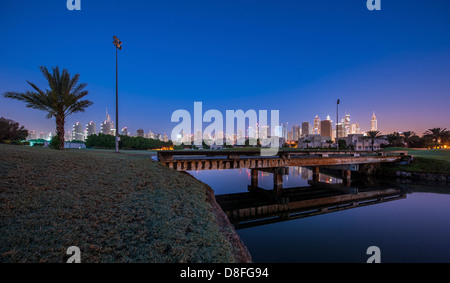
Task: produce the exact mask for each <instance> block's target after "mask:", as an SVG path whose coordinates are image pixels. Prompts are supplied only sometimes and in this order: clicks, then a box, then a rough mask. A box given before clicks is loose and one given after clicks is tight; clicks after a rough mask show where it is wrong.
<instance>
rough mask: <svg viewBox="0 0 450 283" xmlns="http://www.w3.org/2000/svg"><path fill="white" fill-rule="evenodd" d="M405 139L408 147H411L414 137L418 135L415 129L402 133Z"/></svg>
mask: <svg viewBox="0 0 450 283" xmlns="http://www.w3.org/2000/svg"><path fill="white" fill-rule="evenodd" d="M402 136H403V141H404V142H405V144H406V147H410V144H411V143H412V142H413V137H414V136H417V135H416V133H414V132H413V131H406V132H403V133H402Z"/></svg>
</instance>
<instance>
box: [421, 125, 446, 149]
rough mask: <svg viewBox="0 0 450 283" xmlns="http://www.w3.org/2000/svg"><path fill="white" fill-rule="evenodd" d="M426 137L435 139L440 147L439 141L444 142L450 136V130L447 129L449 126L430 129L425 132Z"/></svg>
mask: <svg viewBox="0 0 450 283" xmlns="http://www.w3.org/2000/svg"><path fill="white" fill-rule="evenodd" d="M424 136H425V137H430V138H432V139H433V140H434V143H435V146H436V147H439V141H440V142H441V143H444V142H445V141H447V140H448V139H449V138H450V131H448V130H447V128H433V129H428V130H427V131H426V132H425V133H424Z"/></svg>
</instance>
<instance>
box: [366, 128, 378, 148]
mask: <svg viewBox="0 0 450 283" xmlns="http://www.w3.org/2000/svg"><path fill="white" fill-rule="evenodd" d="M367 135H368V138H369V139H370V140H371V143H372V151H374V150H373V145H374V143H375V140H376V139H377V138H379V137H380V136H381V132H380V131H368V132H367Z"/></svg>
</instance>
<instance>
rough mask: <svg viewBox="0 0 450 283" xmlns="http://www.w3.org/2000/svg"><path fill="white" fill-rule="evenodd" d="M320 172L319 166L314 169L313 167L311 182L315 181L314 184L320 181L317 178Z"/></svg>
mask: <svg viewBox="0 0 450 283" xmlns="http://www.w3.org/2000/svg"><path fill="white" fill-rule="evenodd" d="M319 172H320V170H319V166H316V167H314V169H313V181H315V182H319V181H320V178H319V176H320V175H319V174H320V173H319Z"/></svg>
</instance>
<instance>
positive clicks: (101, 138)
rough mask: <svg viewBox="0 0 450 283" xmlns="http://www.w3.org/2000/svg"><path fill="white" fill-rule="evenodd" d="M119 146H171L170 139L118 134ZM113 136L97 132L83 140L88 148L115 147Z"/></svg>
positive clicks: (135, 147) (142, 147) (139, 147)
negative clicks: (165, 140)
mask: <svg viewBox="0 0 450 283" xmlns="http://www.w3.org/2000/svg"><path fill="white" fill-rule="evenodd" d="M119 137H120V141H119V148H121V149H161V148H163V147H166V148H169V147H173V143H172V141H168V142H164V141H160V140H156V139H148V138H144V137H129V136H122V135H119ZM115 138H116V137H115V136H112V135H105V134H101V133H99V134H97V135H89V136H88V137H87V139H86V141H85V144H86V147H88V148H115V146H116V140H115Z"/></svg>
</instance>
